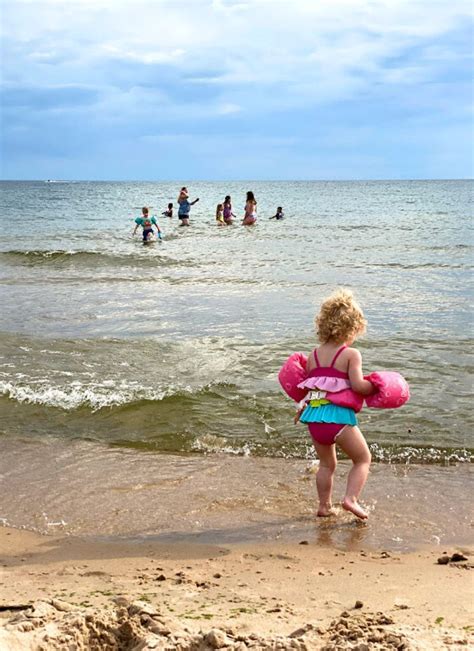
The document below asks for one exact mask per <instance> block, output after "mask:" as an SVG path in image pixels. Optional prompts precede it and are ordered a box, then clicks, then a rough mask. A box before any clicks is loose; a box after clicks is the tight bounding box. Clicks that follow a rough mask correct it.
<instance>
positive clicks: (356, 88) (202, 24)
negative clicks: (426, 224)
mask: <svg viewBox="0 0 474 651" xmlns="http://www.w3.org/2000/svg"><path fill="white" fill-rule="evenodd" d="M3 33H4V38H3V42H4V46H3V60H4V66H3V68H4V69H3V78H4V83H5V85H6V97H5V100H4V104H3V106H4V109H5V112H6V116H5V119H4V131H5V132H8V130H9V129H12V131H11V133H10V134H9V138H10V142H13V141H14V134H15V133H19V132H20V131H21V129H22V128H26V129H29V132H30V133H32V137H34V133H35V130H36V131H40V130H41V129H44V128H45V123H43V124H42V122H41V120H42V119H43V118H44V119H45V120H46V117H45V116H44V115H43V114H44V113H45V112H50V111H54V110H57V111H61V113H62V114H63V117H64V120H63V121H62V122H61V123H60V124H59V125H58V128H61V124H62V125H63V127H62V128H64V129H69V128H70V126H69V125H71V124H73V123H76V124H77V121H78V116H80V127H78V128H81V129H84V132H85V133H86V134H87V137H88V138H91V139H92V140H93V141H97V142H101V141H102V138H103V137H104V134H107V137H109V138H113V137H115V138H127V137H128V135H130V136H133V137H141V136H146V135H150V134H151V135H153V134H155V135H160V134H162V133H164V132H166V131H169V132H178V131H179V130H180V129H182V126H183V125H185V126H186V128H187V127H188V125H190V124H191V125H192V127H193V130H194V132H195V133H196V134H204V133H207V134H208V135H209V134H212V133H216V132H219V133H220V132H221V131H222V132H223V133H227V134H228V135H229V136H233V135H236V137H239V136H237V134H240V137H242V134H247V136H249V137H250V134H255V133H264V134H267V135H268V136H269V135H270V131H271V130H273V131H274V132H276V133H285V134H287V135H288V137H293V136H295V137H296V138H297V139H298V138H299V137H300V135H301V134H302V133H303V132H304V133H308V132H311V133H313V132H315V133H317V132H318V130H323V131H324V130H325V129H327V128H328V125H329V127H330V128H332V125H333V122H334V118H335V116H337V119H338V120H339V122H340V124H342V125H347V124H357V125H359V124H364V128H368V129H369V130H370V129H372V131H374V130H379V129H381V128H382V127H383V125H384V124H386V123H387V122H390V124H392V125H393V124H395V123H396V122H397V121H398V122H399V123H407V124H408V123H409V124H412V125H415V123H417V122H418V123H419V120H420V119H421V117H420V116H422V119H423V120H424V121H425V122H427V123H432V124H435V123H436V124H438V125H439V124H441V123H442V121H443V120H444V121H445V125H446V128H447V129H448V127H450V126H453V129H454V127H455V126H456V125H458V126H459V124H460V122H463V121H464V120H465V119H467V118H466V115H468V111H469V108H468V107H469V106H470V97H469V87H470V83H471V82H470V60H471V41H472V27H471V5H470V2H467V1H464V0H451V1H450V2H449V3H446V2H444V1H443V2H441V1H440V0H437V1H434V2H431V3H429V4H427V3H426V2H425V1H420V0H318V1H317V2H316V1H315V0H293V1H292V2H291V3H289V2H280V1H277V0H248V1H237V0H213V1H211V0H196V1H195V2H186V3H181V2H174V1H172V0H158V1H152V0H148V1H145V0H135V1H133V0H114V1H112V0H94V1H92V0H31V1H30V0H10V1H7V2H4V6H3ZM13 107H20V109H21V110H20V112H19V114H17V115H14V111H13ZM38 112H39V113H41V115H43V117H41V115H40V116H38ZM68 112H69V118H68ZM358 128H359V127H358ZM413 128H415V127H413ZM15 130H16V131H15ZM19 130H20V131H19ZM453 132H455V133H459V129H457V128H456V129H454V130H453ZM269 142H270V141H269ZM298 142H299V140H298ZM440 142H441V141H440ZM269 146H270V145H269ZM271 146H275V144H273V145H271ZM300 146H301V147H305V145H304V143H303V144H302V145H300ZM370 146H373V145H370ZM443 146H445V145H443ZM205 149H206V150H207V148H205ZM427 155H428V153H427ZM441 155H442V152H441V151H440V156H441ZM376 158H377V157H376ZM369 159H371V157H370V156H369V155H368V156H367V160H369ZM371 160H373V159H371ZM262 164H263V163H262Z"/></svg>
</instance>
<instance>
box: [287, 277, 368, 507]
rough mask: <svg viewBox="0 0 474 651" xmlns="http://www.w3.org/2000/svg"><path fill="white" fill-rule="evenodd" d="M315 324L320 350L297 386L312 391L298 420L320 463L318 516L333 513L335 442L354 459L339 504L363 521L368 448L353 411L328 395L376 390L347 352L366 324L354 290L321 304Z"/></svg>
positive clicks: (353, 352)
mask: <svg viewBox="0 0 474 651" xmlns="http://www.w3.org/2000/svg"><path fill="white" fill-rule="evenodd" d="M315 323H316V329H317V335H318V339H319V341H320V346H319V347H318V348H316V349H315V350H314V351H313V352H312V353H311V354H310V355H309V357H308V362H307V366H306V371H307V373H308V377H307V379H306V380H305V381H304V382H303V383H302V384H301V385H299V386H301V387H304V388H307V389H309V391H310V393H309V394H308V396H307V399H309V402H308V403H307V404H306V406H305V407H304V409H303V411H302V413H301V415H300V416H299V420H300V421H301V422H302V423H307V424H308V428H309V433H310V435H311V438H312V439H313V443H314V447H315V448H316V452H317V454H318V457H319V461H320V463H319V470H318V472H317V475H316V486H317V489H318V497H319V509H318V516H323V517H324V516H329V515H332V514H333V513H334V510H333V508H332V487H333V479H334V471H335V470H336V463H337V461H336V446H335V444H336V443H337V445H339V447H340V448H341V449H342V450H343V451H344V452H345V453H346V454H347V455H348V456H349V458H350V459H351V461H352V468H351V470H350V472H349V475H348V477H347V487H346V494H345V496H344V499H343V502H342V506H343V508H344V509H346V510H347V511H351V512H352V513H353V514H354V515H356V516H357V517H358V518H361V519H363V520H365V519H366V518H367V517H368V514H367V512H366V511H365V510H364V509H363V508H362V507H361V506H360V504H359V503H358V498H359V495H360V493H361V491H362V489H363V487H364V484H365V482H366V480H367V475H368V473H369V466H370V461H371V456H370V452H369V448H368V446H367V443H366V440H365V438H364V436H363V435H362V432H361V431H360V429H359V428H358V427H357V418H356V415H355V412H354V410H353V409H349V408H347V407H339V406H337V405H335V404H332V403H331V392H332V393H334V392H338V391H342V390H344V389H352V390H353V391H355V392H356V393H359V394H362V395H369V394H371V393H373V391H374V386H373V385H372V384H371V382H369V381H368V380H364V377H363V375H362V358H361V355H360V353H359V351H358V350H356V349H355V348H351V346H352V344H353V343H354V341H355V339H356V338H357V337H358V336H359V335H361V334H363V333H364V332H365V329H366V325H367V322H366V320H365V318H364V315H363V313H362V310H361V309H360V307H359V306H358V305H357V303H356V302H355V300H354V298H353V295H352V292H350V291H349V290H347V289H339V290H337V291H336V292H334V294H332V296H330V297H329V298H327V299H326V300H325V301H324V303H323V304H322V306H321V310H320V312H319V314H318V316H317V317H316V319H315Z"/></svg>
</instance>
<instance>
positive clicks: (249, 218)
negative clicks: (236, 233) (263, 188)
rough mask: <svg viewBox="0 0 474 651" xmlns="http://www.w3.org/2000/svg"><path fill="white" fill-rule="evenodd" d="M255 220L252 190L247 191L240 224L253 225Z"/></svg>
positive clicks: (254, 203) (255, 211) (254, 202)
mask: <svg viewBox="0 0 474 651" xmlns="http://www.w3.org/2000/svg"><path fill="white" fill-rule="evenodd" d="M256 221H257V201H256V200H255V196H254V194H253V192H251V191H250V190H249V191H248V192H247V201H246V203H245V215H244V219H243V221H242V226H253V225H254V224H255V222H256Z"/></svg>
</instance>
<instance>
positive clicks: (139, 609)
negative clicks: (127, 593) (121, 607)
mask: <svg viewBox="0 0 474 651" xmlns="http://www.w3.org/2000/svg"><path fill="white" fill-rule="evenodd" d="M138 613H140V615H142V614H144V615H151V616H152V617H153V615H158V614H159V613H158V611H157V610H156V608H154V607H153V606H152V605H151V604H147V603H145V602H143V601H134V602H133V603H132V604H130V606H129V607H128V614H129V615H137V614H138Z"/></svg>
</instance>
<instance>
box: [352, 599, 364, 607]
mask: <svg viewBox="0 0 474 651" xmlns="http://www.w3.org/2000/svg"><path fill="white" fill-rule="evenodd" d="M363 605H364V604H363V602H362V601H360V600H359V599H357V601H356V602H355V604H354V608H362V606H363Z"/></svg>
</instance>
